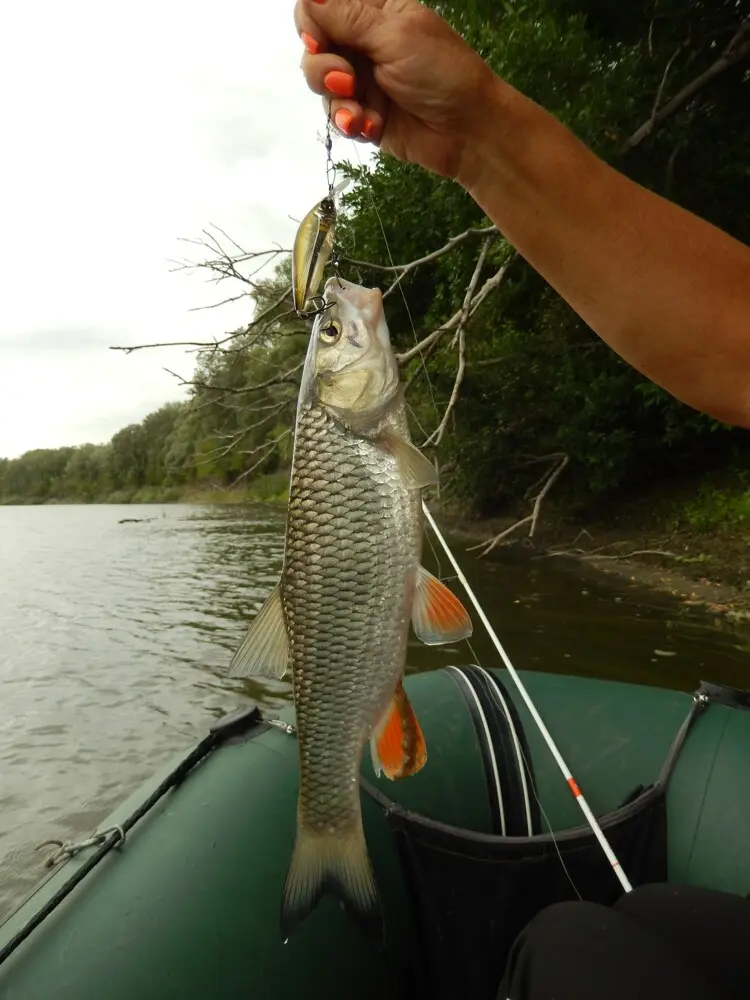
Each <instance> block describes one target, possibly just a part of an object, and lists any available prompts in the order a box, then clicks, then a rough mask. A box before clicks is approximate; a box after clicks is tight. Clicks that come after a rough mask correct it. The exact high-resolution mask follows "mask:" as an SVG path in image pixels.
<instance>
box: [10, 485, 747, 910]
mask: <svg viewBox="0 0 750 1000" xmlns="http://www.w3.org/2000/svg"><path fill="white" fill-rule="evenodd" d="M126 517H127V518H133V517H135V518H143V519H144V520H142V521H139V522H138V523H134V524H133V523H131V524H120V523H119V521H120V520H121V519H122V518H126ZM283 527H284V512H283V510H281V509H279V508H276V507H273V506H267V505H262V504H257V505H255V504H254V505H248V506H220V505H217V506H208V505H206V506H195V507H189V506H182V505H169V506H166V505H165V506H160V505H154V506H148V507H137V508H133V507H104V506H102V507H83V506H82V507H1V508H0V912H3V911H6V910H7V908H8V907H9V906H10V905H11V904H12V903H13V902H14V901H16V900H17V899H18V898H19V896H20V895H22V894H23V893H24V892H25V891H27V889H28V888H29V887H30V886H31V885H32V884H33V883H34V882H35V881H37V879H38V878H39V877H40V875H41V874H42V872H43V869H42V866H41V862H42V858H40V856H39V855H36V854H35V853H34V851H33V845H34V844H36V843H39V842H40V841H43V840H46V839H48V838H51V837H58V838H61V839H67V838H71V837H72V838H76V837H80V836H81V835H82V834H87V833H89V832H90V831H91V830H92V829H93V828H94V827H95V826H96V825H97V823H98V822H99V821H100V820H101V819H102V818H104V816H106V815H107V813H108V812H109V811H110V809H111V808H112V807H113V806H114V805H115V804H116V803H117V802H118V801H119V800H120V799H122V798H123V797H124V796H125V795H126V794H127V793H129V792H130V791H132V790H133V788H134V787H135V786H137V784H138V783H139V782H140V781H142V780H143V779H145V778H146V777H148V775H150V774H151V772H152V771H153V770H154V768H155V767H156V766H157V765H159V764H161V763H163V762H164V761H165V760H167V759H169V758H170V757H171V756H172V755H173V754H175V753H176V752H178V751H180V750H181V749H183V748H184V747H186V746H188V745H189V744H190V743H191V742H192V741H194V740H195V739H197V738H198V737H199V736H201V735H202V734H203V733H204V732H205V730H206V727H207V725H208V724H209V723H210V721H211V720H212V719H213V718H214V717H216V716H219V715H223V714H224V713H225V712H227V711H230V710H231V709H232V708H234V707H235V706H236V705H237V704H238V702H241V701H243V700H244V699H247V698H253V699H255V700H257V701H259V702H260V703H261V705H262V706H263V707H266V708H270V709H273V708H274V707H278V706H279V705H280V704H282V703H283V702H284V701H286V700H287V699H288V698H289V695H290V685H289V683H288V682H287V681H274V680H268V681H266V680H264V681H257V682H253V683H250V682H242V681H233V680H229V679H228V678H227V677H226V669H227V665H228V663H229V660H230V658H231V656H232V653H233V652H234V650H235V648H236V646H237V644H238V643H239V641H240V639H241V638H242V635H243V633H244V631H245V628H246V626H247V622H248V621H249V620H250V619H251V618H252V616H253V615H254V613H255V611H257V609H258V608H259V607H260V605H261V603H262V601H263V600H264V598H265V596H266V594H267V593H268V591H269V590H270V589H271V587H272V586H273V584H274V583H275V581H276V579H277V576H278V572H279V569H280V567H281V556H282V541H283V538H282V535H283ZM457 551H458V552H459V557H460V558H461V562H462V565H463V566H464V568H465V571H466V572H467V574H468V576H469V579H470V582H471V584H472V586H473V587H475V589H476V592H477V595H478V596H479V598H480V599H481V600H482V602H483V604H484V607H485V610H486V611H487V613H488V615H489V617H490V619H491V620H492V623H493V625H494V627H495V628H496V629H497V631H498V633H499V635H500V636H501V638H502V640H503V642H504V643H505V645H506V647H507V650H508V652H509V654H510V655H511V658H512V659H513V660H514V662H515V664H516V666H517V667H519V668H529V669H539V670H549V671H556V672H564V673H577V674H587V675H592V676H602V677H612V678H616V679H623V680H632V681H637V682H639V683H648V684H658V685H662V686H668V687H680V688H684V689H690V688H692V687H693V686H694V685H695V683H696V682H697V680H698V679H699V678H707V679H708V678H710V679H712V680H717V681H724V682H727V683H733V684H736V685H737V686H750V685H748V683H747V679H746V678H747V677H748V676H750V674H749V672H748V664H749V663H750V657H749V656H748V649H747V637H746V635H745V634H743V633H741V632H739V631H736V630H732V629H728V628H726V627H724V628H722V627H718V626H715V625H713V624H712V623H711V622H710V621H709V620H707V619H706V618H705V617H703V616H702V615H700V614H699V613H696V612H692V613H690V614H687V613H685V609H684V608H682V607H681V606H680V605H679V603H677V602H676V601H673V600H671V599H669V598H667V597H662V596H659V595H656V596H655V595H653V594H651V593H650V592H647V591H643V590H639V589H635V588H632V587H630V586H628V585H627V584H625V583H624V582H610V581H609V580H607V581H600V580H598V579H595V580H594V581H593V582H592V579H591V577H590V575H587V576H586V577H585V578H583V577H580V576H578V575H576V574H575V573H572V572H569V571H568V572H565V571H562V570H561V569H560V568H559V567H558V566H552V565H550V564H548V563H544V562H539V563H530V564H526V565H506V564H504V563H500V562H485V561H482V562H478V561H476V559H475V558H474V557H473V556H472V555H467V554H465V553H462V552H461V549H460V548H459V549H458V550H457ZM426 563H427V565H428V566H429V568H430V569H432V570H433V571H435V570H436V569H437V568H438V567H437V565H436V563H435V560H434V558H432V557H431V556H429V557H428V558H427V559H426ZM442 568H445V567H442ZM445 578H446V579H450V577H449V576H448V575H446V577H445ZM452 585H453V586H454V587H455V589H456V591H457V593H460V586H459V585H458V584H457V583H454V584H452ZM472 645H473V648H474V650H475V653H476V655H477V657H478V658H479V660H480V662H482V663H484V664H485V665H490V666H492V665H495V664H496V662H497V657H496V654H495V653H494V650H492V648H491V646H490V644H489V641H488V640H487V638H486V636H485V635H484V634H483V632H482V631H481V629H480V628H476V630H475V636H474V638H473V639H472ZM471 658H472V657H471V653H470V652H469V650H468V649H467V647H466V645H465V644H462V645H461V646H459V647H457V648H453V647H439V648H434V647H433V648H431V649H428V648H426V647H424V646H422V645H421V644H419V643H418V642H416V641H412V643H411V645H410V648H409V669H410V670H428V669H432V668H434V667H436V666H443V665H445V664H448V663H450V662H455V661H457V660H460V661H463V662H466V661H468V660H470V659H471Z"/></svg>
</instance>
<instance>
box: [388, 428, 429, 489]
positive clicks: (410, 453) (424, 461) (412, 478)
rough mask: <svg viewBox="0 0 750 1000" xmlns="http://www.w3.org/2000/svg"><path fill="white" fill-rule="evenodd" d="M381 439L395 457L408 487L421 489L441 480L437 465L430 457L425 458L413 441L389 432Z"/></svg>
mask: <svg viewBox="0 0 750 1000" xmlns="http://www.w3.org/2000/svg"><path fill="white" fill-rule="evenodd" d="M380 440H381V442H382V444H383V446H384V447H385V448H387V449H388V451H390V452H391V454H392V455H393V456H394V457H395V459H396V462H397V463H398V469H399V472H400V473H401V476H402V477H403V480H404V483H405V485H406V486H407V488H408V489H410V490H419V489H421V488H422V487H423V486H434V485H436V484H437V483H438V482H439V477H438V474H437V469H436V468H435V466H434V465H433V464H432V462H431V461H430V460H429V459H428V458H425V456H424V455H423V454H422V452H421V451H419V449H418V448H415V447H414V445H413V444H412V443H411V441H406V440H404V438H402V437H399V436H398V434H394V433H388V432H386V433H385V434H383V435H382V437H381V439H380Z"/></svg>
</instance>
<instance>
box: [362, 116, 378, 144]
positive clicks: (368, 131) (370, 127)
mask: <svg viewBox="0 0 750 1000" xmlns="http://www.w3.org/2000/svg"><path fill="white" fill-rule="evenodd" d="M374 132H375V122H374V121H372V119H370V118H365V124H364V128H363V129H362V135H363V136H364V137H365V139H372V137H373V134H374Z"/></svg>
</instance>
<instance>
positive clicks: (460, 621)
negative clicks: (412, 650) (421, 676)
mask: <svg viewBox="0 0 750 1000" xmlns="http://www.w3.org/2000/svg"><path fill="white" fill-rule="evenodd" d="M411 621H412V626H413V627H414V632H415V634H416V636H417V638H419V639H421V640H422V642H424V643H426V645H428V646H440V645H442V644H443V643H446V642H458V641H459V640H461V639H468V638H469V636H470V635H471V633H472V624H471V618H469V615H468V612H467V611H466V608H465V607H464V606H463V604H462V603H461V602H460V601H459V599H458V598H457V597H456V595H455V594H454V593H452V592H451V591H450V590H448V588H447V587H446V586H445V584H444V583H441V582H440V580H438V578H437V577H436V576H433V575H432V573H430V572H429V571H428V570H426V569H425V568H424V566H420V567H419V569H418V570H417V586H416V590H415V594H414V606H413V607H412V612H411Z"/></svg>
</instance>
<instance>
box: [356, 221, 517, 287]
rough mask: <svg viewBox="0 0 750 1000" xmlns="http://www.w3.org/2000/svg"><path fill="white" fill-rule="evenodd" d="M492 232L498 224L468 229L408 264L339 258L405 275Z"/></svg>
mask: <svg viewBox="0 0 750 1000" xmlns="http://www.w3.org/2000/svg"><path fill="white" fill-rule="evenodd" d="M491 233H495V234H496V233H497V226H485V227H484V228H482V229H467V230H466V232H464V233H460V234H459V235H458V236H453V237H451V239H449V240H448V242H447V243H446V244H445V246H442V247H440V249H439V250H433V251H432V253H428V254H427V255H426V256H425V257H420V258H419V260H411V261H409V263H408V264H391V265H386V264H373V263H371V262H370V261H367V260H353V259H352V258H351V257H340V258H339V259H340V260H345V261H346V262H347V264H352V265H353V266H354V267H366V268H369V269H370V270H371V271H383V272H384V273H386V274H398V275H400V277H403V275H404V274H408V272H409V271H413V270H414V269H415V268H417V267H420V266H421V265H422V264H429V263H430V262H431V261H433V260H437V259H438V257H442V256H443V254H446V253H450V251H451V250H453V249H454V248H455V247H457V246H458V244H459V243H463V242H464V241H465V240H468V239H471V238H472V237H474V236H489V235H490V234H491Z"/></svg>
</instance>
